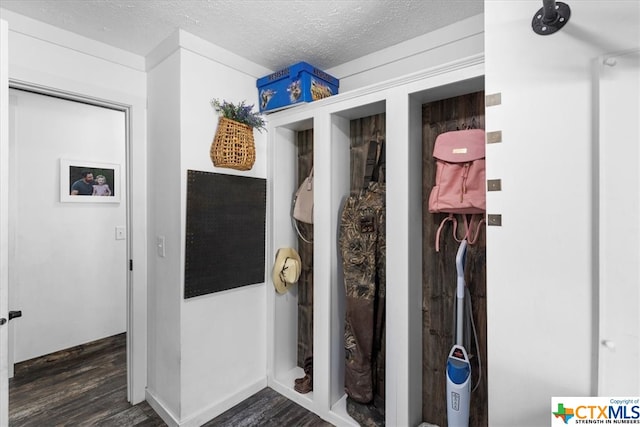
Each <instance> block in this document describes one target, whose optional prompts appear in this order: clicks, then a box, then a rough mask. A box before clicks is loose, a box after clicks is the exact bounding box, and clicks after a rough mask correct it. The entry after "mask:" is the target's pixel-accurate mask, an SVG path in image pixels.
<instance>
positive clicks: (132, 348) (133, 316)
mask: <svg viewBox="0 0 640 427" xmlns="http://www.w3.org/2000/svg"><path fill="white" fill-rule="evenodd" d="M8 89H18V90H24V91H28V92H32V93H36V94H40V95H46V96H53V97H56V98H60V99H63V100H68V101H76V102H82V103H85V104H89V105H93V106H97V107H104V108H110V109H113V110H117V111H121V112H123V113H124V116H125V167H124V170H123V174H124V175H125V176H126V179H125V181H126V186H127V197H126V200H125V202H126V205H127V206H126V241H127V243H126V247H127V254H126V255H127V264H128V265H123V268H126V269H127V292H126V294H127V302H126V316H127V319H126V332H127V334H126V335H127V340H126V356H127V357H126V360H127V400H128V401H129V402H130V403H131V404H137V403H139V402H141V401H143V400H144V398H145V388H146V348H147V347H146V335H147V334H146V328H147V324H146V241H142V242H137V241H135V240H134V238H133V236H134V232H133V230H135V229H140V228H142V229H144V230H146V220H145V218H144V217H141V216H140V215H139V214H138V215H135V216H134V214H133V200H134V198H133V197H134V194H136V193H135V190H136V189H135V188H134V185H133V179H132V177H133V171H134V169H135V168H134V165H133V161H132V158H133V156H132V151H133V133H132V120H131V117H132V109H133V108H134V107H133V105H130V104H125V103H122V102H118V101H112V100H106V99H100V98H97V97H95V96H90V95H83V94H78V93H72V92H69V91H66V90H61V89H56V88H51V87H46V86H42V85H38V84H33V83H29V82H24V81H19V80H15V79H11V78H9V84H8ZM7 91H8V90H7ZM3 115H4V114H3ZM3 144H4V143H3ZM7 144H8V138H7ZM145 148H146V147H145ZM7 151H8V150H7ZM4 166H7V165H5V164H4V163H3V167H4ZM138 166H139V165H138ZM142 167H143V168H144V163H143V164H142ZM9 169H10V168H9ZM8 173H9V174H10V173H13V172H11V171H9V172H8ZM142 203H144V204H145V206H146V198H145V200H143V201H142ZM142 211H144V212H145V213H146V208H145V209H142ZM141 222H142V223H141ZM143 235H144V236H146V233H143ZM136 243H137V245H136ZM141 250H142V251H143V252H142V254H143V256H141V257H140V258H143V259H141V261H144V262H137V264H136V265H140V266H141V268H138V269H137V270H135V269H132V267H133V264H134V263H133V260H134V259H135V258H134V257H135V256H136V253H140V252H141ZM141 270H143V271H141ZM136 273H143V274H136ZM7 285H8V283H7ZM134 285H135V286H134ZM7 287H8V286H7ZM140 319H143V321H140ZM1 395H2V391H0V396H1ZM0 425H2V416H0Z"/></svg>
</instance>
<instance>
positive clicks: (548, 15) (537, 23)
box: [531, 0, 571, 36]
mask: <svg viewBox="0 0 640 427" xmlns="http://www.w3.org/2000/svg"><path fill="white" fill-rule="evenodd" d="M570 17H571V8H569V5H568V4H566V3H562V2H556V1H555V0H543V1H542V8H541V9H540V10H538V11H537V12H536V14H535V15H534V16H533V20H532V21H531V28H533V31H534V32H535V33H536V34H540V35H542V36H547V35H549V34H553V33H555V32H556V31H558V30H559V29H560V28H562V27H564V25H565V24H566V23H567V22H568V21H569V18H570Z"/></svg>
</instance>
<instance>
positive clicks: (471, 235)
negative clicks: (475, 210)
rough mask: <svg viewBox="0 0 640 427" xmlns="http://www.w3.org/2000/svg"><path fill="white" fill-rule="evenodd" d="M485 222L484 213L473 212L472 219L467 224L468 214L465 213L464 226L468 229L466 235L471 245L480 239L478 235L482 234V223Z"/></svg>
mask: <svg viewBox="0 0 640 427" xmlns="http://www.w3.org/2000/svg"><path fill="white" fill-rule="evenodd" d="M474 220H475V221H474ZM474 222H475V223H476V224H475V227H474ZM484 222H485V220H484V215H482V214H473V215H471V220H470V221H469V223H468V224H467V216H466V215H464V227H465V229H466V231H465V237H466V239H467V242H468V243H469V244H470V245H473V244H474V243H476V242H477V241H478V236H480V230H481V229H482V224H484ZM474 228H475V231H474Z"/></svg>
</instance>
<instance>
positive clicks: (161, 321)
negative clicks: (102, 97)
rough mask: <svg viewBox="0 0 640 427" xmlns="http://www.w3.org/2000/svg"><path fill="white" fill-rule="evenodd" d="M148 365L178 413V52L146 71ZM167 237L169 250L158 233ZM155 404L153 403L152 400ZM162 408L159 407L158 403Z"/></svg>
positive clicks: (162, 399)
mask: <svg viewBox="0 0 640 427" xmlns="http://www.w3.org/2000/svg"><path fill="white" fill-rule="evenodd" d="M148 93H149V105H148V108H149V122H148V127H149V183H150V191H149V206H150V209H149V242H148V245H149V254H150V256H149V265H148V270H149V294H148V297H149V305H148V309H149V313H148V319H149V342H148V346H149V365H148V384H147V393H148V394H150V397H151V398H149V396H148V397H147V400H149V401H150V402H153V401H157V402H158V405H159V406H160V407H161V408H164V410H165V411H167V412H168V413H169V416H170V417H171V418H174V419H176V420H177V419H179V416H180V395H181V393H180V359H181V340H180V327H181V326H180V308H181V305H180V298H181V296H182V291H181V287H180V276H181V272H180V265H181V264H180V256H181V247H182V242H181V240H180V239H181V237H182V235H181V232H180V227H179V224H180V218H181V202H180V200H181V194H180V189H181V186H180V107H181V106H180V54H179V52H176V53H174V54H173V55H171V56H170V57H168V58H167V59H166V60H165V61H163V62H162V63H160V64H159V65H158V66H156V67H155V68H154V69H153V70H150V71H149V73H148ZM160 236H162V237H164V239H165V246H164V247H165V249H164V250H165V256H164V257H160V256H158V253H157V248H156V238H157V237H160ZM154 407H155V406H154ZM159 409H160V408H159Z"/></svg>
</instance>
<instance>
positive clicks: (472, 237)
mask: <svg viewBox="0 0 640 427" xmlns="http://www.w3.org/2000/svg"><path fill="white" fill-rule="evenodd" d="M462 218H463V220H464V236H463V237H462V238H461V239H459V238H458V220H457V219H456V216H455V215H454V214H452V213H450V214H449V215H448V216H447V217H445V218H444V219H443V220H442V221H441V222H440V226H439V227H438V231H436V252H440V232H441V231H442V228H443V227H444V225H445V224H446V223H447V222H449V221H451V222H452V223H453V228H452V230H451V231H452V234H453V238H454V239H455V241H456V242H461V241H463V240H465V239H466V240H467V243H469V244H470V245H473V244H474V243H476V242H477V241H478V237H479V236H480V230H481V229H482V224H483V223H484V222H485V220H484V215H482V214H473V215H471V219H468V218H467V215H462Z"/></svg>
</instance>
